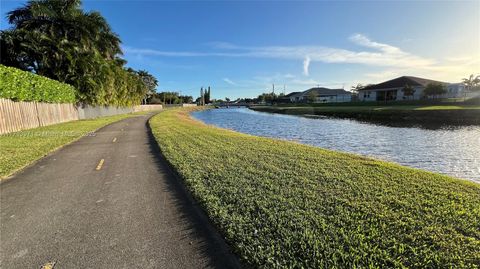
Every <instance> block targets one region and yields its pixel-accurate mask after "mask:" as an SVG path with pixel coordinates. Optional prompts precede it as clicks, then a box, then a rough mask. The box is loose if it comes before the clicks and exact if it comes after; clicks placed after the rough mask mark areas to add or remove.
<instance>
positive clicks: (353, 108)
mask: <svg viewBox="0 0 480 269" xmlns="http://www.w3.org/2000/svg"><path fill="white" fill-rule="evenodd" d="M257 107H258V108H266V109H272V110H275V109H282V110H298V111H312V110H315V111H325V112H330V111H331V112H337V111H338V112H357V111H358V112H364V111H398V110H401V111H413V110H479V109H480V106H477V105H444V106H443V105H424V106H418V105H392V106H382V105H371V106H370V105H369V106H367V105H364V106H351V105H349V106H342V105H337V106H333V105H328V106H327V105H324V106H321V105H318V106H309V105H294V106H288V105H281V106H254V107H252V108H253V109H255V108H257Z"/></svg>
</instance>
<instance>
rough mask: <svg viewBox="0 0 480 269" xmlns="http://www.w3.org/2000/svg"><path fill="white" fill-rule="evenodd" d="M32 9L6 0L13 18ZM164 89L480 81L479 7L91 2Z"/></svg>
mask: <svg viewBox="0 0 480 269" xmlns="http://www.w3.org/2000/svg"><path fill="white" fill-rule="evenodd" d="M23 3H25V1H16V0H15V1H13V0H1V5H0V12H1V14H2V19H1V27H0V28H1V29H6V28H8V27H10V26H9V25H8V23H7V21H6V19H5V14H6V12H8V11H10V10H12V9H14V8H17V7H20V6H21V5H23ZM83 8H84V9H85V10H87V11H92V10H95V11H99V12H100V13H101V14H102V15H103V16H104V17H105V18H106V19H107V21H108V22H109V23H110V25H111V26H112V28H113V30H114V31H115V32H116V33H117V34H119V35H120V37H121V39H122V49H123V52H124V58H125V59H126V60H127V61H128V64H127V65H128V66H130V67H132V68H134V69H144V70H147V71H149V72H150V73H152V74H153V75H155V76H156V77H157V79H158V81H159V87H158V91H178V92H180V93H181V94H183V95H185V94H187V95H192V96H194V97H197V96H198V95H199V92H200V87H207V86H210V87H211V89H212V98H220V99H224V98H225V97H229V98H230V99H234V98H238V97H255V96H257V95H259V94H260V93H262V92H267V91H271V90H272V84H275V90H276V92H283V91H284V89H285V92H286V93H289V92H292V91H303V90H306V89H308V88H311V87H315V86H322V87H330V88H345V89H346V90H349V89H350V88H351V86H352V85H357V84H358V83H362V84H369V83H378V82H382V81H385V80H389V79H393V78H396V77H399V76H403V75H411V76H419V77H424V78H429V79H435V80H440V81H446V82H460V81H461V79H462V78H464V77H467V76H469V75H470V74H478V73H480V1H477V0H475V1H160V0H158V1H155V0H150V1H134V0H122V1H115V0H105V1H99V0H97V1H89V0H84V1H83Z"/></svg>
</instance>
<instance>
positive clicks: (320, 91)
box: [302, 87, 352, 96]
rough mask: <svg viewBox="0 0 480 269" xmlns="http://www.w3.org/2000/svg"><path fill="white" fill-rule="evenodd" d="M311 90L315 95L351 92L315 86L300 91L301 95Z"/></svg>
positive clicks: (305, 94) (307, 93) (306, 94)
mask: <svg viewBox="0 0 480 269" xmlns="http://www.w3.org/2000/svg"><path fill="white" fill-rule="evenodd" d="M311 92H315V94H316V95H317V96H332V95H342V94H352V93H351V92H347V91H346V90H344V89H328V88H322V87H317V88H311V89H308V90H306V91H304V92H302V96H308V95H309V94H310V93H311Z"/></svg>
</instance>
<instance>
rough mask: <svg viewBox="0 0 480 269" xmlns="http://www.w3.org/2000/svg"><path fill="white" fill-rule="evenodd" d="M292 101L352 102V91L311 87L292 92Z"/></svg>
mask: <svg viewBox="0 0 480 269" xmlns="http://www.w3.org/2000/svg"><path fill="white" fill-rule="evenodd" d="M289 98H290V102H292V103H308V102H313V103H341V102H351V101H352V93H351V92H347V91H345V90H344V89H328V88H321V87H317V88H311V89H308V90H306V91H304V92H299V93H295V94H292V95H291V96H290V97H289Z"/></svg>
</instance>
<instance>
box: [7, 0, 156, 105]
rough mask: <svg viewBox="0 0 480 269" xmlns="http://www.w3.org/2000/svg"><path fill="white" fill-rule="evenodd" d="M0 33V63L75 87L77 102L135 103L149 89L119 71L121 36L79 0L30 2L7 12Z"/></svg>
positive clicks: (133, 75)
mask: <svg viewBox="0 0 480 269" xmlns="http://www.w3.org/2000/svg"><path fill="white" fill-rule="evenodd" d="M7 19H8V21H9V23H10V24H12V28H11V29H9V30H4V31H2V32H0V47H1V55H2V57H0V62H1V63H2V64H5V65H8V66H14V67H18V68H21V69H23V70H28V71H32V72H35V73H36V74H38V75H42V76H46V77H49V78H51V79H55V80H58V81H61V82H65V83H68V84H71V85H72V86H74V87H75V88H76V90H77V98H78V99H79V101H81V102H86V103H90V104H94V105H97V104H98V105H107V104H113V105H132V104H139V103H140V100H141V99H142V98H143V97H144V96H145V94H146V92H147V91H148V88H147V86H146V85H145V84H144V83H143V82H142V79H141V78H140V77H139V75H138V74H137V73H135V72H132V70H129V69H127V68H125V67H124V65H125V63H126V61H125V60H123V59H121V58H119V56H120V55H121V54H122V51H121V49H120V43H121V41H120V38H119V37H118V35H117V34H115V33H114V32H113V31H112V30H111V28H110V25H109V24H108V23H107V21H106V20H105V18H104V17H102V16H101V15H100V13H98V12H85V11H83V10H82V8H81V1H80V0H30V1H28V2H27V3H26V4H25V5H24V6H22V7H20V8H17V9H15V10H13V11H10V12H8V13H7Z"/></svg>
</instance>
